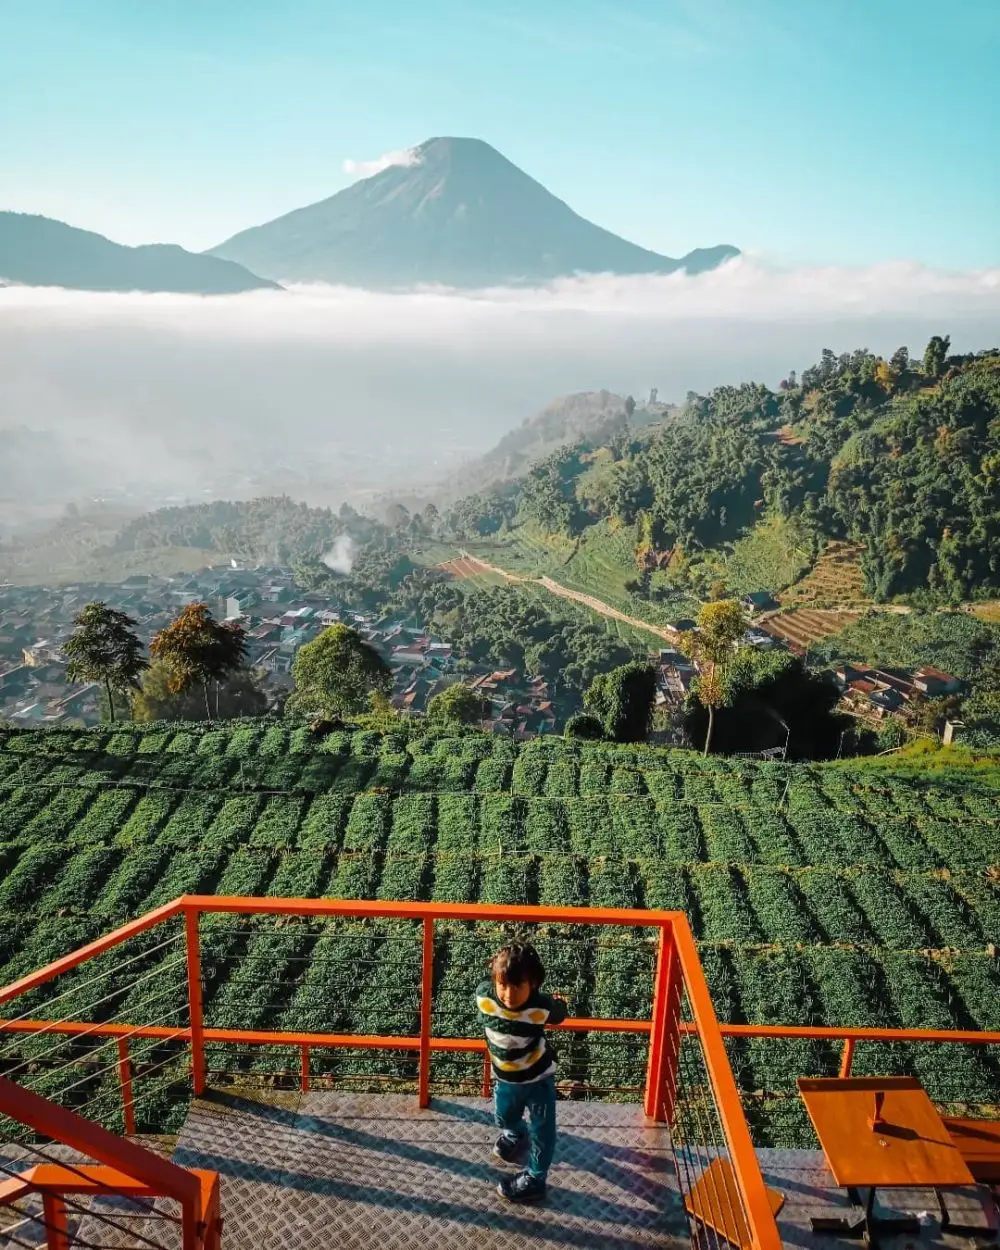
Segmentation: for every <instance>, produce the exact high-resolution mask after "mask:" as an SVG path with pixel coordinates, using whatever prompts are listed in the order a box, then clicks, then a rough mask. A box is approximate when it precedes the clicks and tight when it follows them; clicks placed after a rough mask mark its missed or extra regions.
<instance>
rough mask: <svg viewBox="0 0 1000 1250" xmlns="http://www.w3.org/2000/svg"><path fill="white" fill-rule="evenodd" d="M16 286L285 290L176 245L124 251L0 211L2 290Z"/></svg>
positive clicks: (44, 220)
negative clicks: (7, 286)
mask: <svg viewBox="0 0 1000 1250" xmlns="http://www.w3.org/2000/svg"><path fill="white" fill-rule="evenodd" d="M11 284H15V285H21V286H58V287H66V288H69V289H70V290H76V291H164V292H174V293H178V294H193V295H231V294H236V293H237V292H240V291H255V290H261V289H271V290H278V289H280V288H279V287H278V284H277V283H276V282H271V281H270V280H268V279H267V278H258V277H257V275H256V274H253V273H250V272H249V270H247V269H244V268H243V266H242V265H240V264H239V263H237V262H235V261H231V260H224V259H221V258H220V257H217V256H203V255H199V254H198V253H197V252H186V251H185V250H184V248H182V247H177V246H176V245H175V244H172V243H153V244H149V245H147V246H144V247H124V246H122V245H121V244H120V243H113V242H112V241H111V240H110V239H106V238H105V237H104V235H102V234H94V233H93V232H92V231H90V230H78V229H77V228H76V227H75V226H68V225H66V224H65V222H61V221H54V220H53V219H52V218H51V217H40V216H37V215H35V214H32V213H10V212H0V286H4V285H11Z"/></svg>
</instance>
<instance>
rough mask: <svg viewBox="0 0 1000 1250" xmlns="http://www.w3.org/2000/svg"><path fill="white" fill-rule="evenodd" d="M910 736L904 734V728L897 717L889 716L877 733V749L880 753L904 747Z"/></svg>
mask: <svg viewBox="0 0 1000 1250" xmlns="http://www.w3.org/2000/svg"><path fill="white" fill-rule="evenodd" d="M909 738H910V735H909V734H908V733H907V732H906V726H905V725H904V724H903V722H902V721H901V720H900V719H899V717H898V716H890V717H889V718H888V719H887V720H886V722H885V724H884V725H882V726H881V727H880V728H879V731H878V749H879V750H880V751H894V750H895V749H896V748H897V747H902V746H905V745H906V743H907V742H908V741H909Z"/></svg>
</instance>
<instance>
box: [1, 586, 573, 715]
mask: <svg viewBox="0 0 1000 1250" xmlns="http://www.w3.org/2000/svg"><path fill="white" fill-rule="evenodd" d="M95 599H101V600H104V601H105V602H106V603H108V604H109V606H111V607H113V608H116V609H118V610H119V611H121V612H126V613H127V614H128V615H129V616H131V617H132V618H133V620H135V621H136V624H137V633H138V635H139V637H140V639H141V640H142V642H143V644H144V645H145V646H146V647H147V648H148V646H149V643H150V641H151V639H152V637H153V635H154V634H155V633H156V632H157V631H158V630H160V629H163V628H164V626H166V625H168V624H169V623H170V622H171V621H172V620H173V619H174V618H175V617H176V615H177V614H178V612H180V611H181V609H182V608H184V607H185V606H186V605H187V604H189V603H206V604H208V606H209V608H210V610H211V611H212V613H213V614H214V615H215V616H216V617H217V618H218V619H219V620H239V622H240V624H241V625H242V626H243V627H244V629H245V630H246V641H247V645H248V651H247V666H248V667H249V668H251V669H252V670H254V671H255V673H256V675H257V678H258V683H259V685H260V688H261V689H262V690H263V692H264V693H265V695H266V696H267V698H268V703H269V705H271V706H276V705H280V703H281V700H282V699H283V697H284V695H286V694H287V693H288V692H289V691H290V690H291V689H292V688H293V685H294V683H293V679H292V664H293V662H294V660H295V655H296V653H297V651H298V649H299V648H300V647H301V646H302V645H303V644H305V643H307V642H311V641H312V640H313V639H314V638H315V637H316V636H317V635H318V634H319V633H320V632H321V631H322V630H324V629H326V628H327V626H329V625H334V624H337V623H338V622H343V623H344V624H346V625H349V626H350V627H351V628H352V629H355V630H357V631H358V633H359V634H360V635H361V636H362V637H363V638H364V639H365V640H366V641H367V642H369V643H371V644H372V645H373V646H374V647H376V648H377V649H378V650H379V651H380V652H381V654H382V655H383V657H384V658H385V659H386V661H387V662H388V664H389V665H390V667H391V669H392V671H393V675H394V687H393V693H392V696H391V702H392V705H393V707H394V708H396V710H397V711H398V712H400V713H401V714H402V715H417V714H420V713H423V712H425V711H426V710H427V705H428V703H429V701H430V700H431V699H432V698H433V697H434V695H436V694H439V693H441V691H443V690H445V689H446V688H447V687H448V686H449V685H451V684H453V683H454V682H456V681H460V680H462V681H466V682H467V683H468V684H469V685H470V686H472V687H473V689H475V690H476V691H477V692H478V693H479V694H481V695H482V696H483V698H484V701H486V700H488V703H489V706H490V708H491V713H490V715H489V716H488V717H487V718H486V720H485V721H484V728H488V729H491V730H493V731H494V732H496V733H504V734H508V735H510V736H511V737H514V738H518V739H521V740H523V739H526V738H532V737H535V736H537V735H539V734H543V733H552V732H554V730H555V728H556V714H555V711H554V709H553V704H552V701H551V699H550V696H549V689H548V685H547V683H546V682H545V681H544V680H543V679H542V678H538V677H534V678H533V677H530V676H527V675H525V674H522V673H520V672H518V671H517V670H516V669H505V670H497V671H493V670H492V669H490V668H489V667H488V666H486V665H482V664H479V665H477V664H473V663H471V662H470V661H468V660H460V659H458V658H457V657H456V656H455V655H454V654H453V648H452V646H451V644H450V643H449V642H446V641H444V640H442V639H440V638H436V637H434V636H432V635H431V634H430V633H428V632H427V630H426V629H425V628H424V627H423V626H422V625H420V624H415V623H414V622H412V621H402V620H398V619H395V618H393V617H388V618H379V619H376V618H375V617H374V616H372V615H368V614H365V613H363V612H357V611H352V610H350V609H346V608H343V607H342V606H340V605H338V604H335V603H333V602H332V601H331V600H330V599H329V597H328V596H326V595H324V594H322V593H319V592H306V593H302V592H301V591H300V590H299V589H298V588H297V587H296V586H295V583H294V581H293V578H292V574H291V571H290V570H289V569H285V568H280V567H264V568H254V569H239V568H228V569H227V568H208V569H204V570H202V571H200V572H198V573H195V574H191V575H185V576H180V577H153V576H147V575H139V576H135V577H130V578H128V579H127V580H125V581H123V582H119V583H114V584H100V583H88V584H80V585H69V586H61V587H47V586H24V587H21V586H9V585H8V586H0V719H2V720H6V721H9V722H10V723H12V724H14V725H33V726H37V725H55V724H72V725H89V724H96V723H97V722H98V721H99V720H100V703H101V700H100V696H101V691H100V688H99V687H98V686H97V685H96V684H94V683H88V684H83V685H74V684H73V683H70V682H68V681H67V679H66V657H65V655H64V653H63V646H64V644H65V642H66V641H67V639H68V638H69V637H70V635H71V634H72V633H73V629H74V625H73V618H74V617H75V616H76V615H77V613H78V612H80V610H81V609H82V608H83V607H84V605H85V604H87V603H89V602H91V601H93V600H95Z"/></svg>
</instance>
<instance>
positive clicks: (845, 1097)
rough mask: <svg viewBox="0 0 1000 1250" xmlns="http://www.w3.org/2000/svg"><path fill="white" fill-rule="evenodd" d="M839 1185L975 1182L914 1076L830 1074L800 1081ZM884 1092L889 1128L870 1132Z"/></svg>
mask: <svg viewBox="0 0 1000 1250" xmlns="http://www.w3.org/2000/svg"><path fill="white" fill-rule="evenodd" d="M796 1084H797V1085H798V1087H799V1094H800V1095H801V1096H802V1101H803V1102H804V1103H805V1104H806V1110H807V1111H808V1112H809V1118H810V1119H811V1120H812V1123H813V1128H814V1129H815V1130H816V1136H817V1137H818V1138H819V1142H820V1145H821V1146H822V1147H823V1153H824V1154H825V1155H826V1161H827V1163H828V1164H829V1166H830V1171H831V1172H832V1173H833V1178H834V1180H835V1181H836V1182H837V1184H838V1185H841V1186H844V1187H846V1186H856V1187H857V1188H859V1189H865V1188H868V1187H869V1186H874V1185H886V1186H889V1187H890V1188H892V1189H897V1188H899V1189H902V1188H906V1187H908V1186H916V1187H919V1188H923V1187H925V1186H938V1185H940V1186H948V1185H972V1184H974V1183H975V1182H974V1180H973V1177H972V1173H971V1172H970V1171H969V1169H968V1168H967V1167H966V1166H965V1163H964V1161H963V1159H962V1156H961V1155H960V1154H959V1152H958V1151H957V1150H956V1149H955V1146H954V1145H953V1143H952V1140H951V1137H950V1136H949V1135H948V1130H947V1129H946V1128H945V1126H944V1124H943V1123H942V1120H941V1117H940V1116H939V1115H938V1113H937V1111H936V1110H935V1108H934V1104H933V1103H932V1102H931V1100H930V1099H929V1098H928V1097H927V1094H926V1093H925V1091H924V1089H923V1087H922V1086H921V1084H920V1082H919V1081H917V1080H915V1079H914V1078H913V1077H909V1076H881V1077H879V1076H876V1077H848V1078H846V1079H844V1078H840V1077H832V1078H826V1079H816V1080H814V1079H807V1078H806V1077H800V1078H799V1080H798V1081H797V1082H796ZM879 1091H881V1092H882V1093H883V1094H884V1095H885V1097H884V1101H883V1104H882V1112H881V1115H882V1120H883V1127H882V1128H880V1129H878V1130H877V1131H876V1130H873V1129H872V1128H871V1125H870V1124H869V1118H870V1117H871V1116H872V1113H873V1110H874V1101H875V1094H876V1093H877V1092H879Z"/></svg>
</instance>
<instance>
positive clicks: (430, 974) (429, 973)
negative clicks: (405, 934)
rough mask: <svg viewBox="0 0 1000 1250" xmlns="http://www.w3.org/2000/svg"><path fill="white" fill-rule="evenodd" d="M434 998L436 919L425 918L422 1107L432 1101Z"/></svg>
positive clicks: (419, 1098) (420, 1100) (422, 986)
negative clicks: (432, 1015) (432, 1022)
mask: <svg viewBox="0 0 1000 1250" xmlns="http://www.w3.org/2000/svg"><path fill="white" fill-rule="evenodd" d="M433 998H434V921H433V920H432V919H431V918H430V917H429V916H428V917H427V919H425V920H424V942H423V965H422V969H421V978H420V1070H419V1075H418V1077H417V1093H418V1101H419V1105H420V1106H421V1107H428V1106H430V1101H431V1008H432V1007H433Z"/></svg>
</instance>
